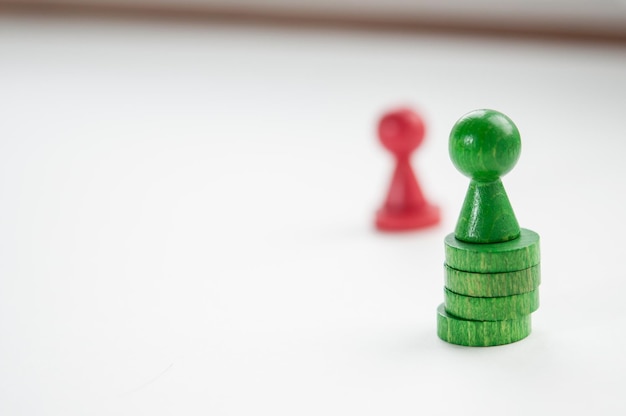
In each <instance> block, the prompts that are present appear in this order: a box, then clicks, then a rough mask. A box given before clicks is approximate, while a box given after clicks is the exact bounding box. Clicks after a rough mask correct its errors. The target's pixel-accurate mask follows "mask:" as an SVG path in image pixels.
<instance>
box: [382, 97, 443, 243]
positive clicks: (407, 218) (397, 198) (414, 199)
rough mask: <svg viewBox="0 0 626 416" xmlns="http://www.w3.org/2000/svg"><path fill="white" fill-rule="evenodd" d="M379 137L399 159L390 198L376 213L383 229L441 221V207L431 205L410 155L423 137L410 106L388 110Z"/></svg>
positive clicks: (403, 227) (418, 227) (419, 120)
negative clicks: (417, 177) (414, 170)
mask: <svg viewBox="0 0 626 416" xmlns="http://www.w3.org/2000/svg"><path fill="white" fill-rule="evenodd" d="M378 137H379V139H380V141H381V143H382V144H383V146H385V148H387V150H389V151H390V152H391V153H393V155H394V156H395V158H396V168H395V170H394V172H393V177H392V179H391V184H390V186H389V191H388V193H387V198H386V199H385V202H384V204H383V206H382V207H381V208H380V209H379V210H378V212H376V228H378V229H379V230H381V231H406V230H416V229H420V228H424V227H428V226H431V225H435V224H438V223H439V221H440V219H441V216H440V213H439V207H437V206H435V205H431V204H430V203H429V202H428V201H427V200H426V198H425V197H424V194H423V193H422V190H421V188H420V186H419V183H418V182H417V179H416V177H415V173H414V172H413V169H412V168H411V154H412V153H413V151H414V150H415V149H416V148H417V147H418V146H419V145H420V144H421V143H422V141H423V140H424V123H423V121H422V119H421V118H420V116H419V115H417V114H416V113H415V112H414V111H412V110H411V109H408V108H400V109H397V110H394V111H390V112H388V113H386V114H385V115H384V116H383V117H382V118H381V120H380V122H379V124H378Z"/></svg>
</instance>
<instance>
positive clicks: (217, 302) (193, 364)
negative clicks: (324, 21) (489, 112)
mask: <svg viewBox="0 0 626 416" xmlns="http://www.w3.org/2000/svg"><path fill="white" fill-rule="evenodd" d="M398 104H410V105H413V106H415V107H416V108H418V109H420V111H421V112H422V114H423V116H424V118H425V119H426V121H427V123H428V136H427V138H426V142H425V143H424V146H423V147H422V148H421V149H419V151H418V153H417V154H416V155H415V158H414V160H413V161H414V166H415V169H416V171H417V173H418V176H419V177H420V180H421V183H422V186H423V188H424V190H425V192H426V193H427V195H428V197H429V199H431V200H432V201H433V202H436V203H437V204H439V205H440V206H441V208H442V210H443V214H444V220H443V222H442V224H441V226H439V227H436V228H433V229H430V230H428V231H424V232H418V233H407V234H402V235H386V234H379V233H377V232H375V231H374V230H373V227H372V218H373V213H374V211H375V209H376V208H377V206H378V205H379V204H380V203H381V202H382V198H383V195H384V192H385V188H386V187H387V183H388V181H389V177H390V175H391V169H392V160H391V157H390V155H389V154H388V153H386V152H385V151H384V150H383V149H382V148H381V147H380V146H379V144H378V143H377V139H376V137H375V135H374V128H375V125H376V122H377V118H378V117H379V115H380V114H381V113H382V112H383V111H384V110H386V109H388V108H390V107H393V106H395V105H398ZM483 107H489V108H494V109H497V110H500V111H502V112H504V113H506V114H508V115H509V116H510V117H511V118H512V119H513V120H514V121H515V122H516V123H517V125H518V127H519V129H520V131H521V133H522V142H523V151H522V156H521V158H520V161H519V163H518V165H517V167H516V168H515V169H514V170H513V171H512V172H511V173H510V174H509V175H507V176H506V177H505V178H504V179H503V180H504V183H505V186H506V189H507V191H508V194H509V197H510V199H511V202H512V204H513V207H514V208H515V211H516V214H517V217H518V220H519V222H520V224H521V225H522V226H523V227H525V228H530V229H533V230H535V231H537V232H538V233H539V234H540V235H541V237H542V259H543V260H542V275H543V284H542V286H541V302H542V305H541V307H540V309H539V311H537V312H536V313H535V314H534V315H533V326H534V329H533V333H532V334H531V336H530V337H528V338H527V339H525V340H523V341H521V342H518V343H515V344H511V345H507V346H501V347H493V348H465V347H458V346H453V345H449V344H446V343H444V342H442V341H440V340H439V339H438V338H437V337H436V333H435V328H436V308H437V305H438V304H439V303H441V302H442V300H443V270H442V265H443V260H444V253H443V237H444V236H445V235H446V234H447V233H449V232H451V231H452V230H453V228H454V224H455V222H456V217H457V215H458V211H459V209H460V205H461V202H462V200H463V197H464V194H465V189H466V187H467V184H468V180H467V179H466V178H464V177H463V176H462V175H461V174H460V173H458V172H457V171H456V170H455V169H454V167H453V166H452V164H451V162H450V161H449V158H448V155H447V136H448V134H449V131H450V128H451V127H452V125H453V124H454V122H455V121H456V120H457V119H458V118H459V117H460V116H461V115H463V114H464V113H465V112H467V111H470V110H472V109H475V108H483ZM625 111H626V48H619V47H615V46H613V47H609V46H602V45H598V44H595V45H576V44H559V43H553V42H549V41H546V42H533V41H521V40H518V41H512V40H498V39H486V38H469V37H467V38H462V37H453V36H449V37H446V36H437V35H427V34H422V35H420V34H414V35H402V34H389V33H387V34H383V33H361V32H343V31H316V30H312V29H302V30H295V29H292V30H288V29H280V28H264V27H243V26H228V25H218V24H213V25H206V26H203V25H191V26H185V25H184V24H164V23H161V24H158V23H147V22H131V21H127V22H123V21H106V20H102V21H97V20H87V21H80V20H75V19H73V20H61V19H50V20H48V19H44V18H41V19H39V18H28V17H22V18H16V17H5V18H2V19H0V414H2V415H7V416H13V415H64V416H67V415H342V416H345V415H439V414H441V415H447V414H451V415H452V414H465V415H474V414H475V415H502V414H507V415H528V414H532V415H542V414H546V415H547V414H550V415H553V414H589V415H590V414H603V415H617V414H622V415H623V414H624V412H626V397H625V390H626V353H625V352H626V335H625V331H626V310H625V308H624V292H625V291H626V269H625V268H624V261H623V260H624V256H625V245H624V235H625V234H626V218H625V215H624V213H625V212H626V211H625V209H626V205H625V203H626V197H625V193H624V190H625V189H624V188H625V185H624V181H625V180H626V163H624V157H625V156H624V155H625V154H626V133H625V127H624V126H625V124H624V120H625V118H624V117H625V115H624V113H625Z"/></svg>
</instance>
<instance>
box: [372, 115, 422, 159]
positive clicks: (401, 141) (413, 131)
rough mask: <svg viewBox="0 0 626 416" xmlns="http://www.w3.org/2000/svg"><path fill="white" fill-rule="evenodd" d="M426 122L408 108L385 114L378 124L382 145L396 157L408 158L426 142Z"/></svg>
mask: <svg viewBox="0 0 626 416" xmlns="http://www.w3.org/2000/svg"><path fill="white" fill-rule="evenodd" d="M424 130H425V129H424V122H423V121H422V119H421V117H420V116H419V115H417V114H416V113H415V112H414V111H412V110H410V109H408V108H400V109H397V110H393V111H390V112H388V113H387V114H385V115H384V116H383V117H382V118H381V119H380V122H379V123H378V137H379V138H380V141H381V143H382V144H383V146H385V147H386V148H387V149H388V150H389V151H391V152H392V153H393V154H394V155H396V156H398V157H400V156H408V155H410V154H411V152H413V151H414V150H415V149H416V148H417V147H418V146H419V145H420V144H421V143H422V141H423V140H424Z"/></svg>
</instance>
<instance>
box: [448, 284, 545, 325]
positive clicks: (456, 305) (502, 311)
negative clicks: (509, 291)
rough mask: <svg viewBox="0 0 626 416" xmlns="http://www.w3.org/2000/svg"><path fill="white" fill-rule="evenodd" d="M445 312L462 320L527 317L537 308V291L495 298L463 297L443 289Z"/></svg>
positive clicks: (501, 319)
mask: <svg viewBox="0 0 626 416" xmlns="http://www.w3.org/2000/svg"><path fill="white" fill-rule="evenodd" d="M444 303H445V305H446V311H447V312H448V313H450V314H452V315H454V316H458V317H459V318H463V319H471V320H477V321H504V320H507V319H518V318H521V317H522V316H525V315H529V314H531V313H532V312H534V311H536V310H537V309H538V308H539V289H535V290H533V291H532V292H528V293H522V294H519V295H512V296H501V297H497V298H477V297H473V296H464V295H459V294H458V293H454V292H452V291H450V290H448V289H444Z"/></svg>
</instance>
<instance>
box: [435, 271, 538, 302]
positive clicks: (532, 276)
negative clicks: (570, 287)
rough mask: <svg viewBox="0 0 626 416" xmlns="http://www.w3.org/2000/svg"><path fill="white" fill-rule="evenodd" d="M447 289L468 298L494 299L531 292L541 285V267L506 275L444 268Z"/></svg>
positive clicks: (506, 273)
mask: <svg viewBox="0 0 626 416" xmlns="http://www.w3.org/2000/svg"><path fill="white" fill-rule="evenodd" d="M444 269H445V282H446V287H447V288H448V289H450V290H451V291H452V292H455V293H458V294H460V295H466V296H476V297H484V298H494V297H498V296H511V295H518V294H520V293H528V292H531V291H533V290H535V289H537V287H538V286H539V283H541V268H540V265H539V264H537V265H536V266H533V267H529V268H527V269H524V270H518V271H515V272H504V273H472V272H464V271H461V270H456V269H453V268H452V267H449V266H448V265H445V266H444Z"/></svg>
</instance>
